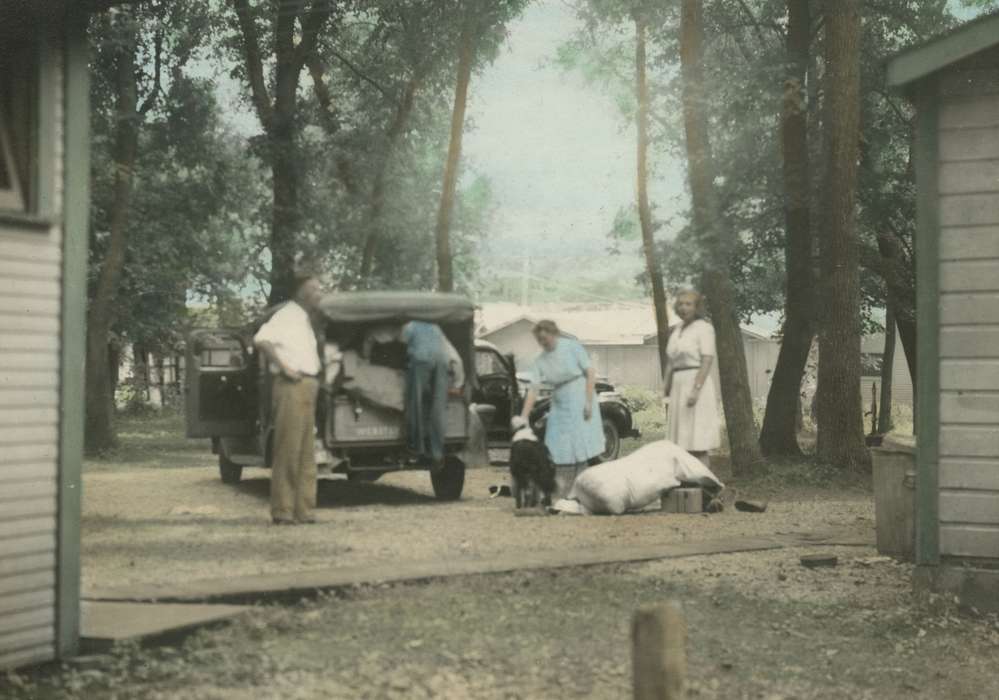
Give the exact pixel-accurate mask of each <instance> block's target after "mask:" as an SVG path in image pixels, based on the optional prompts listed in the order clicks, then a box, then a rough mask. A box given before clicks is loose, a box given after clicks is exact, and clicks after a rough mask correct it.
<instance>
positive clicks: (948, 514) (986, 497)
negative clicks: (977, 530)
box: [940, 479, 999, 525]
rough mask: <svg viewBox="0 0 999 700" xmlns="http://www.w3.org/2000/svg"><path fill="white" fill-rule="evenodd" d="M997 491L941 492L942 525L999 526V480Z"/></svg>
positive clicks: (996, 486) (998, 480) (942, 490)
mask: <svg viewBox="0 0 999 700" xmlns="http://www.w3.org/2000/svg"><path fill="white" fill-rule="evenodd" d="M995 488H996V489H997V490H995V491H951V490H945V489H941V490H940V522H941V523H974V524H977V525H999V479H997V480H996V485H995Z"/></svg>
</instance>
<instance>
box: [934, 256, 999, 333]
mask: <svg viewBox="0 0 999 700" xmlns="http://www.w3.org/2000/svg"><path fill="white" fill-rule="evenodd" d="M996 269H997V270H999V264H997V267H996ZM940 291H941V295H940V325H941V326H948V325H955V326H968V325H982V324H994V325H995V324H999V292H995V293H993V292H967V293H964V292H950V291H948V290H945V289H942V288H941V290H940Z"/></svg>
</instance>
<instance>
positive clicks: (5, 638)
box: [0, 611, 55, 654]
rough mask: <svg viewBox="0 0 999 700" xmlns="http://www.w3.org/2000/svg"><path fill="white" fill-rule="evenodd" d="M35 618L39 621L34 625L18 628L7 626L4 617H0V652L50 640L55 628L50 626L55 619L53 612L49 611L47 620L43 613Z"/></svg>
mask: <svg viewBox="0 0 999 700" xmlns="http://www.w3.org/2000/svg"><path fill="white" fill-rule="evenodd" d="M36 618H37V620H39V622H38V623H37V624H35V625H34V626H28V627H21V628H19V629H18V628H14V627H11V626H9V625H8V624H7V620H6V619H0V630H3V632H4V633H2V634H0V654H7V653H10V652H13V651H17V650H20V649H24V648H26V647H30V646H35V645H36V644H42V643H46V642H51V641H52V639H53V637H54V636H55V629H53V627H52V623H53V622H54V621H55V620H54V613H53V612H52V611H50V614H49V619H48V620H45V619H44V618H45V616H44V615H37V616H36ZM8 631H9V632H8Z"/></svg>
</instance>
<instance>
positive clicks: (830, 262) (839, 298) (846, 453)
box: [817, 0, 870, 469]
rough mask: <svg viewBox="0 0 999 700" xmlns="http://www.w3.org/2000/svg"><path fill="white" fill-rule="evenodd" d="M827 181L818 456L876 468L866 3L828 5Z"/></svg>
mask: <svg viewBox="0 0 999 700" xmlns="http://www.w3.org/2000/svg"><path fill="white" fill-rule="evenodd" d="M825 12H826V24H825V67H826V74H825V90H824V93H825V118H824V119H823V128H824V130H825V144H824V145H825V149H824V150H825V181H824V188H823V195H824V196H823V212H824V214H823V235H822V237H821V240H820V249H821V259H820V265H821V274H820V282H821V294H822V296H821V298H822V300H823V315H822V325H821V329H820V333H819V392H818V419H819V426H818V428H819V429H818V442H817V454H818V456H819V457H820V458H821V459H823V460H825V461H827V462H829V463H832V464H836V465H838V466H839V467H841V468H843V469H859V468H864V467H867V466H868V465H869V464H870V454H869V453H868V451H867V447H866V445H865V442H864V425H863V406H862V403H861V402H862V399H861V396H860V377H861V366H860V274H859V270H860V255H859V248H858V245H857V235H856V230H855V226H854V223H855V222H854V219H855V211H854V210H855V205H856V188H857V158H858V155H859V153H858V146H859V136H860V0H835V1H832V0H830V1H828V2H826V3H825Z"/></svg>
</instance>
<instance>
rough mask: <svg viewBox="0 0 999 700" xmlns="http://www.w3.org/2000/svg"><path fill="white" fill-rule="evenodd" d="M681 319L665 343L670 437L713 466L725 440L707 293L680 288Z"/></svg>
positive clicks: (674, 306) (674, 307)
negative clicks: (711, 452) (715, 452)
mask: <svg viewBox="0 0 999 700" xmlns="http://www.w3.org/2000/svg"><path fill="white" fill-rule="evenodd" d="M673 309H674V310H675V311H676V315H677V316H679V317H680V320H681V321H682V323H680V324H679V325H678V326H677V327H676V328H674V329H673V331H672V333H670V336H669V342H668V343H667V344H666V373H665V375H666V376H665V385H666V386H665V389H666V396H668V397H669V409H668V412H667V416H666V437H667V439H668V440H669V441H670V442H673V443H675V444H677V445H679V446H680V447H682V448H683V449H685V450H687V452H689V453H690V454H692V455H693V456H695V457H697V458H698V459H699V460H701V462H702V463H703V464H704V466H706V467H710V460H709V458H708V451H709V450H713V449H716V448H717V447H718V446H719V445H720V443H721V419H720V417H719V415H718V395H717V393H716V392H715V386H714V382H713V381H712V380H711V365H712V364H713V363H714V361H715V329H714V327H712V325H711V324H710V323H709V322H708V321H707V320H705V319H704V297H702V296H701V294H700V293H698V292H695V291H692V290H691V291H685V292H681V293H680V295H679V296H677V298H676V303H675V304H674V305H673Z"/></svg>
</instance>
